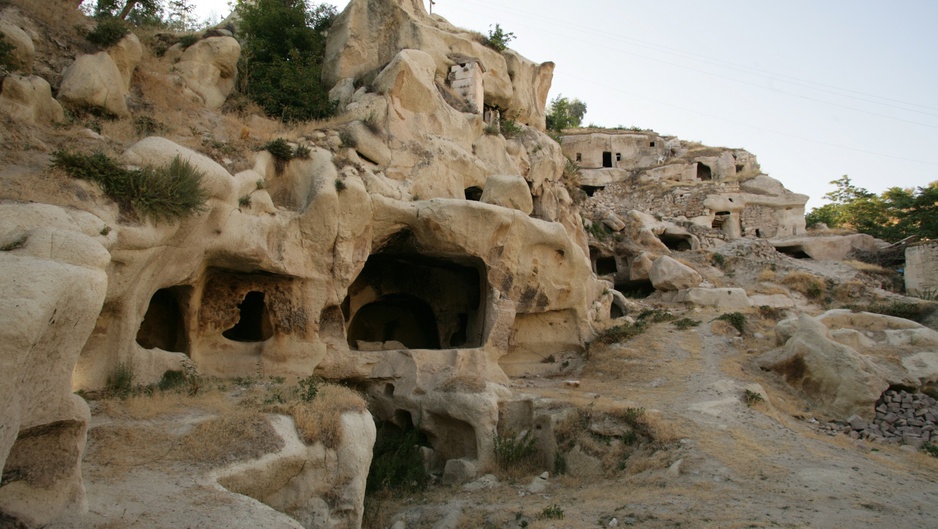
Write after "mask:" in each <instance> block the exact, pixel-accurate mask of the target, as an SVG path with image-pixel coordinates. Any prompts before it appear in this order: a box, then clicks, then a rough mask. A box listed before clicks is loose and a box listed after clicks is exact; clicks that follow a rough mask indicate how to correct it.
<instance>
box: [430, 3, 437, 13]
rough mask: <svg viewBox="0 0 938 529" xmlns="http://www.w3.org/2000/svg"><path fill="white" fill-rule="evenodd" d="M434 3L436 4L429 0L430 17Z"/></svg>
mask: <svg viewBox="0 0 938 529" xmlns="http://www.w3.org/2000/svg"><path fill="white" fill-rule="evenodd" d="M435 3H436V2H434V1H433V0H430V14H431V15H432V14H433V4H435Z"/></svg>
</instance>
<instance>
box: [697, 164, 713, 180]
mask: <svg viewBox="0 0 938 529" xmlns="http://www.w3.org/2000/svg"><path fill="white" fill-rule="evenodd" d="M697 179H698V180H700V181H701V182H706V181H709V180H713V172H712V171H711V170H710V167H709V166H708V165H706V164H702V163H700V162H697Z"/></svg>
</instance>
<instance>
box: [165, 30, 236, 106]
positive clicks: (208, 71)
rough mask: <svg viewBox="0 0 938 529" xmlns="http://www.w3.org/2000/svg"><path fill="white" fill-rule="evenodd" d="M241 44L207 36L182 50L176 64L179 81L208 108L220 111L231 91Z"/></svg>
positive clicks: (227, 38) (232, 39)
mask: <svg viewBox="0 0 938 529" xmlns="http://www.w3.org/2000/svg"><path fill="white" fill-rule="evenodd" d="M240 57H241V45H240V44H238V41H237V40H235V39H234V38H232V37H209V38H206V39H202V40H200V41H198V42H196V43H195V44H193V45H192V46H189V47H188V48H186V50H185V51H184V52H182V55H181V56H180V57H179V62H178V63H176V66H175V68H176V71H178V72H179V74H180V76H181V77H182V80H183V82H184V83H185V85H186V86H187V87H188V88H189V90H192V91H193V92H195V93H196V94H197V95H198V96H199V97H200V98H201V99H202V101H203V102H204V103H205V106H206V107H208V108H209V109H212V110H215V109H218V108H221V106H222V105H223V104H224V103H225V99H227V98H228V95H229V94H230V93H231V91H232V90H233V89H234V85H235V81H236V79H237V74H238V59H239V58H240Z"/></svg>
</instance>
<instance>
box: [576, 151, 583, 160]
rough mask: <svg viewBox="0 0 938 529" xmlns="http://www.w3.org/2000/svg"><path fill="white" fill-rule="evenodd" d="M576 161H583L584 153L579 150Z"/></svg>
mask: <svg viewBox="0 0 938 529" xmlns="http://www.w3.org/2000/svg"><path fill="white" fill-rule="evenodd" d="M576 161H578V162H582V161H583V154H582V153H579V152H578V153H576Z"/></svg>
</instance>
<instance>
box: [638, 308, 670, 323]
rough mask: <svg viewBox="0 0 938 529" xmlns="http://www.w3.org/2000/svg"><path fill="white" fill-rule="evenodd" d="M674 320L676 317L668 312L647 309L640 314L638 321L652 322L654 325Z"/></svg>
mask: <svg viewBox="0 0 938 529" xmlns="http://www.w3.org/2000/svg"><path fill="white" fill-rule="evenodd" d="M674 318H675V316H674V315H673V314H671V313H670V312H668V311H666V310H661V309H645V310H643V311H641V312H639V313H638V317H637V318H636V319H637V320H639V321H650V322H652V323H661V322H663V321H671V320H673V319H674Z"/></svg>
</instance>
